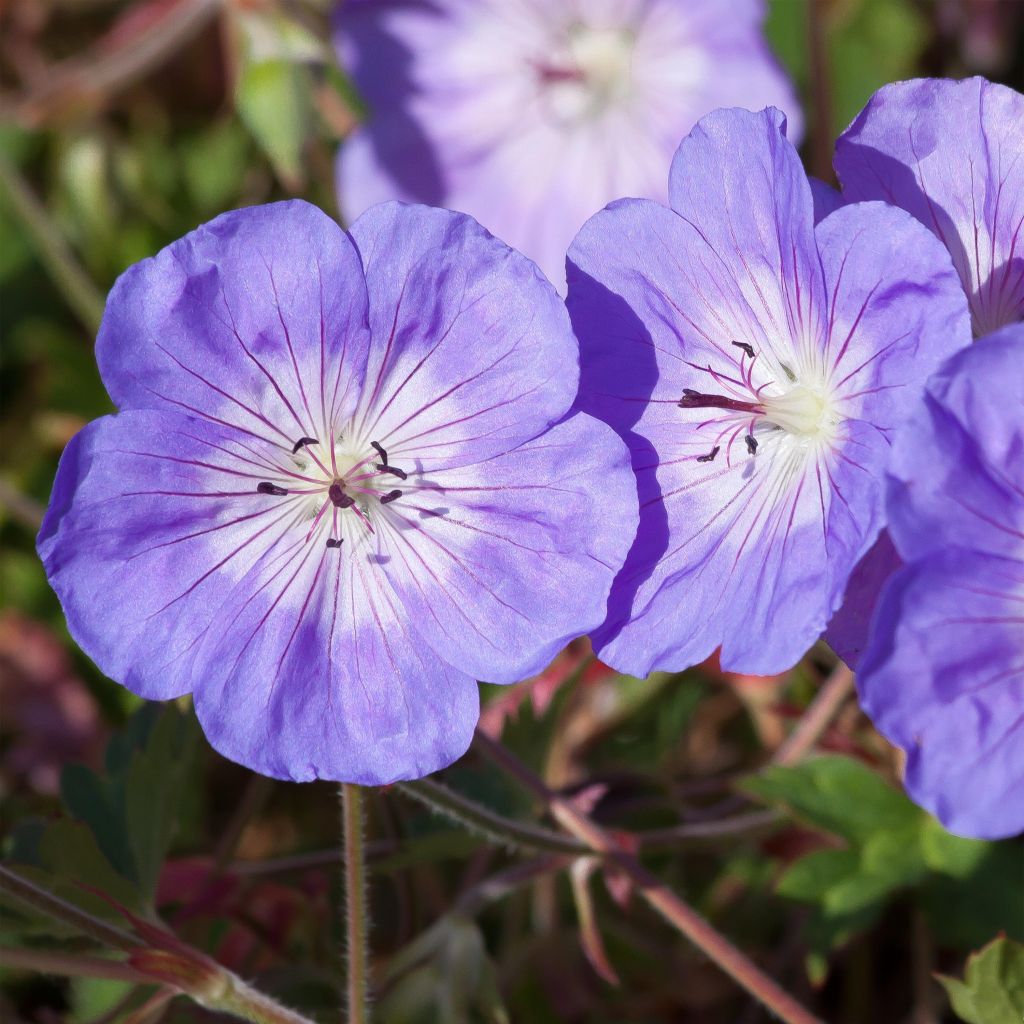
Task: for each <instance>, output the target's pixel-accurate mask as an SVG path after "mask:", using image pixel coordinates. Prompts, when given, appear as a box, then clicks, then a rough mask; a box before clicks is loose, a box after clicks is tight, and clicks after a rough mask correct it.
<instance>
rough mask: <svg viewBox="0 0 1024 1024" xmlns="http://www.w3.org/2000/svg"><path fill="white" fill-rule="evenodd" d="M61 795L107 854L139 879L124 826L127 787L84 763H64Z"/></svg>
mask: <svg viewBox="0 0 1024 1024" xmlns="http://www.w3.org/2000/svg"><path fill="white" fill-rule="evenodd" d="M60 796H61V799H62V800H63V801H64V806H65V808H67V811H68V813H69V814H70V815H71V817H73V818H75V819H76V820H77V821H80V822H82V823H83V824H85V825H87V826H88V827H89V829H90V830H91V831H92V834H93V836H94V837H95V839H96V842H97V844H98V845H99V848H100V850H101V851H102V852H103V854H104V856H105V857H106V858H107V860H108V861H109V862H110V864H111V865H112V866H113V867H114V869H115V870H116V871H118V872H119V873H120V874H121V875H123V876H124V877H125V878H128V879H130V880H131V881H133V882H137V881H138V880H139V875H138V871H137V870H136V866H135V858H134V856H133V854H132V848H131V843H130V841H129V839H128V832H127V829H126V828H125V818H124V787H123V786H121V785H119V784H118V783H117V782H116V781H115V782H113V783H112V782H110V781H109V780H106V779H101V778H100V777H99V776H98V775H96V773H95V772H94V771H93V770H92V769H91V768H88V767H87V766H86V765H84V764H69V765H65V767H64V770H63V771H62V772H61V777H60Z"/></svg>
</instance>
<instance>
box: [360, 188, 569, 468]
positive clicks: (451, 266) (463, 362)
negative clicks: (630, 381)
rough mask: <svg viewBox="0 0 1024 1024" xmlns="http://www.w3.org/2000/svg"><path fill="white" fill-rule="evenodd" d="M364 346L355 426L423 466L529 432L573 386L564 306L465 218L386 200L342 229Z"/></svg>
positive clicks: (494, 448) (559, 411) (474, 455)
mask: <svg viewBox="0 0 1024 1024" xmlns="http://www.w3.org/2000/svg"><path fill="white" fill-rule="evenodd" d="M352 237H353V238H354V239H355V241H356V244H357V245H358V247H359V251H360V253H361V256H362V260H363V263H364V265H365V268H366V280H367V288H368V290H369V295H370V325H371V329H372V332H373V338H374V346H373V349H372V352H371V355H370V361H369V365H368V368H367V373H366V382H367V383H366V388H365V391H364V395H363V400H362V403H361V404H360V406H359V409H358V412H357V414H356V417H355V427H354V430H355V432H357V433H361V434H362V435H364V436H365V437H367V438H370V437H374V438H377V439H378V440H380V441H381V443H382V444H384V445H385V447H386V448H387V449H388V451H389V452H391V453H392V456H393V458H394V460H395V461H396V462H397V461H401V460H402V459H405V460H406V461H410V460H412V461H413V462H414V464H415V465H416V466H417V467H418V468H419V469H420V470H422V471H423V472H426V473H428V474H429V473H432V472H434V471H436V470H439V469H441V468H444V467H449V466H458V465H462V464H467V463H471V462H478V461H480V460H481V459H486V458H488V457H490V456H492V455H497V454H499V453H501V452H504V451H507V450H508V449H509V448H512V447H515V446H516V445H517V444H520V443H522V442H523V441H526V440H528V439H529V438H532V437H535V436H536V435H537V434H539V433H541V432H542V431H543V430H544V429H545V428H546V427H547V426H548V425H549V424H551V423H552V422H554V421H555V420H558V419H560V418H561V417H562V416H563V415H564V414H565V412H566V411H567V410H568V409H569V407H570V405H571V404H572V401H573V399H574V397H575V395H576V389H577V380H578V373H579V370H578V362H579V356H578V350H577V345H576V341H575V339H574V338H573V335H572V327H571V325H570V323H569V318H568V316H567V315H566V312H565V307H564V305H563V304H562V302H561V300H560V299H559V298H558V296H557V294H556V293H555V291H554V289H553V288H552V287H551V285H550V284H549V283H548V282H547V281H546V280H545V279H544V278H543V277H542V276H541V274H540V273H539V272H538V271H537V268H536V267H535V266H534V265H533V264H532V263H530V261H529V260H527V259H525V258H524V257H522V256H520V255H519V254H518V253H516V252H514V251H513V250H511V249H509V248H508V246H506V245H504V244H503V243H502V242H499V241H498V240H497V239H496V238H494V237H493V236H491V235H490V234H488V233H487V232H486V231H485V230H484V229H483V228H481V227H480V225H479V224H477V223H476V221H474V220H473V219H472V218H471V217H466V216H465V215H463V214H457V213H451V212H449V211H447V210H434V209H429V208H427V207H420V206H404V205H401V204H399V203H387V204H385V205H383V206H378V207H375V208H374V209H372V210H370V211H369V212H368V213H366V214H364V215H363V216H362V217H360V218H359V220H358V221H357V222H356V224H355V225H353V227H352Z"/></svg>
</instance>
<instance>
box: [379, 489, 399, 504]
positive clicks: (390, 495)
mask: <svg viewBox="0 0 1024 1024" xmlns="http://www.w3.org/2000/svg"><path fill="white" fill-rule="evenodd" d="M401 496H402V492H401V491H388V493H387V494H385V495H384V497H383V498H381V499H380V503H381V504H382V505H387V504H388V503H389V502H392V501H394V500H395V498H400V497H401Z"/></svg>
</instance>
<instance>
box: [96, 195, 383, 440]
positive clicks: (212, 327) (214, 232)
mask: <svg viewBox="0 0 1024 1024" xmlns="http://www.w3.org/2000/svg"><path fill="white" fill-rule="evenodd" d="M367 344H368V335H367V331H366V288H365V284H364V281H363V272H362V267H361V265H360V263H359V256H358V254H357V253H356V251H355V248H354V246H353V245H352V243H351V241H350V240H349V239H348V237H347V236H346V235H345V233H344V232H343V231H342V230H341V228H340V227H339V226H338V225H337V224H335V223H334V221H332V220H331V219H330V218H329V217H327V216H326V214H324V213H322V212H321V211H320V210H318V209H317V208H316V207H314V206H311V205H309V204H308V203H304V202H301V201H299V200H293V201H290V202H285V203H274V204H272V205H269V206H260V207H251V208H248V209H243V210H235V211H234V212H232V213H226V214H224V215H223V216H220V217H218V218H217V219H216V220H213V221H211V222H210V223H209V224H204V225H203V226H202V227H200V228H198V229H197V230H195V231H193V232H191V233H190V234H188V235H186V236H185V237H184V238H182V239H180V240H179V241H177V242H174V243H173V244H172V245H170V246H168V247H167V248H166V249H164V250H163V251H162V252H161V253H159V254H158V255H157V256H154V257H153V258H151V259H147V260H143V261H142V262H141V263H137V264H136V265H135V266H133V267H131V268H130V269H129V270H127V271H125V273H124V274H122V275H121V277H120V278H119V279H118V281H117V283H116V284H115V285H114V288H113V290H112V291H111V293H110V297H109V299H108V301H107V309H106V313H105V314H104V318H103V324H102V326H101V328H100V334H99V339H98V341H97V359H98V361H99V364H100V371H101V373H102V375H103V380H104V383H105V384H106V387H107V390H108V391H109V393H110V397H111V398H112V399H113V400H114V402H115V404H116V405H118V406H119V407H121V408H126V409H139V408H162V409H173V410H175V411H177V412H181V413H186V414H188V415H191V416H196V417H201V418H203V419H205V420H207V421H208V422H209V423H211V424H221V425H225V424H231V425H235V426H237V427H238V428H240V429H242V430H244V431H246V432H247V433H248V434H249V436H250V437H251V438H252V439H253V441H254V442H263V441H266V442H269V443H273V444H276V445H279V446H280V447H281V448H287V449H289V450H290V449H291V447H292V445H293V444H294V443H295V442H296V441H297V440H298V439H299V438H300V437H317V438H319V437H321V435H324V436H326V434H328V433H329V431H330V425H331V424H332V423H334V422H338V421H344V420H345V419H347V417H348V415H349V414H350V412H351V410H352V408H353V407H354V404H355V402H356V401H357V400H358V397H359V392H360V389H361V387H362V381H363V375H364V372H365V365H366V350H367Z"/></svg>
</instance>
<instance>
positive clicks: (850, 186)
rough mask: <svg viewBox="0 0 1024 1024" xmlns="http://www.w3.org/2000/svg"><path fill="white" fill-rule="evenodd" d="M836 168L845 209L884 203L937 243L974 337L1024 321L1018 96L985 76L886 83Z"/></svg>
mask: <svg viewBox="0 0 1024 1024" xmlns="http://www.w3.org/2000/svg"><path fill="white" fill-rule="evenodd" d="M835 168H836V173H837V174H838V175H839V179H840V181H841V182H842V186H843V197H844V198H845V199H846V200H847V201H850V202H858V201H861V200H865V199H881V200H884V201H885V202H887V203H893V204H894V205H896V206H900V207H902V208H903V209H904V210H907V211H908V212H909V213H911V214H913V215H914V216H915V217H916V218H917V219H918V220H919V221H920V222H921V223H922V224H924V225H925V227H927V228H929V229H930V230H931V231H932V232H934V233H935V235H936V236H937V237H938V238H939V239H940V240H941V241H942V243H943V245H945V246H946V248H947V249H948V250H949V253H950V255H951V256H952V257H953V263H954V265H955V266H956V269H957V273H958V274H959V275H960V280H961V282H962V284H963V287H964V291H966V292H967V296H968V299H969V301H970V306H971V323H972V327H973V330H974V336H975V337H976V338H980V337H982V336H983V335H986V334H989V333H990V332H992V331H996V330H998V329H999V328H1000V327H1004V326H1006V325H1007V324H1012V323H1018V322H1020V321H1021V320H1024V96H1022V95H1021V94H1020V93H1018V92H1015V91H1014V90H1013V89H1010V88H1009V87H1008V86H1005V85H997V84H995V83H993V82H988V81H986V80H985V79H984V78H969V79H967V80H965V81H962V82H954V81H950V80H948V79H933V78H922V79H915V80H913V81H910V82H896V83H894V84H893V85H887V86H885V87H884V88H882V89H879V90H878V92H876V93H875V95H874V96H873V97H872V98H871V100H870V101H869V102H868V105H867V106H866V107H865V108H864V109H863V110H862V111H861V113H860V114H859V115H858V116H857V118H856V120H854V122H853V124H851V125H850V127H849V128H847V130H846V131H845V132H843V134H842V135H841V136H840V137H839V139H838V141H837V142H836V155H835Z"/></svg>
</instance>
